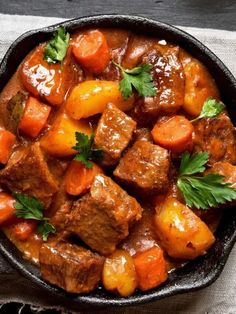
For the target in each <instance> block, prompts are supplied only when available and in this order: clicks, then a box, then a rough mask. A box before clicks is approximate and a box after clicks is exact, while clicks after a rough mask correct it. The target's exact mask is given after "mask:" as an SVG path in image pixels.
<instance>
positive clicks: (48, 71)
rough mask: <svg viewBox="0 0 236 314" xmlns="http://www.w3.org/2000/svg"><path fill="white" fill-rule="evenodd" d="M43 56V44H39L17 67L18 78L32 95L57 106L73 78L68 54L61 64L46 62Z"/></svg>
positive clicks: (62, 99)
mask: <svg viewBox="0 0 236 314" xmlns="http://www.w3.org/2000/svg"><path fill="white" fill-rule="evenodd" d="M43 57H44V45H39V46H38V47H37V48H36V49H35V50H34V51H33V52H32V53H30V54H29V55H28V56H27V57H26V58H25V60H24V63H23V64H22V66H21V67H20V68H19V74H20V78H21V80H22V83H23V85H24V87H25V88H26V90H27V91H29V92H30V93H31V94H32V95H33V96H35V97H39V98H42V99H43V101H47V102H48V103H49V104H50V105H53V106H59V105H61V104H62V103H63V101H64V99H65V96H66V93H67V91H68V88H69V87H70V83H71V82H72V79H73V75H72V74H71V73H72V65H71V62H70V54H68V57H67V56H66V58H65V60H64V61H63V65H61V64H59V63H56V64H53V63H48V62H47V61H45V60H44V59H43Z"/></svg>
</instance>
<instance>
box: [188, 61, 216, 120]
mask: <svg viewBox="0 0 236 314" xmlns="http://www.w3.org/2000/svg"><path fill="white" fill-rule="evenodd" d="M184 74H185V96H184V104H183V109H184V110H185V111H186V112H187V113H188V114H190V115H191V116H192V117H197V116H199V114H200V112H201V110H202V106H203V104H204V102H205V100H206V99H207V98H209V97H212V98H215V99H217V100H219V99H220V95H219V91H218V89H217V86H216V84H215V81H214V79H213V78H212V76H211V75H210V73H209V72H208V70H207V69H206V68H205V66H204V65H203V64H202V63H201V62H199V61H198V60H196V59H192V60H191V61H190V62H187V64H185V65H184Z"/></svg>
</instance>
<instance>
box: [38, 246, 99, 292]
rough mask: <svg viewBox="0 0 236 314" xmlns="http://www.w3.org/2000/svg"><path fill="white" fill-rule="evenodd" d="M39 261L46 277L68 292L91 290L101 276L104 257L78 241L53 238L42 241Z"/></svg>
mask: <svg viewBox="0 0 236 314" xmlns="http://www.w3.org/2000/svg"><path fill="white" fill-rule="evenodd" d="M39 262H40V268H41V274H42V277H43V278H44V279H45V280H46V281H48V282H50V283H51V284H54V285H56V286H59V287H61V288H63V289H65V290H66V291H68V292H73V293H88V292H90V291H92V290H94V289H95V288H96V287H97V285H98V282H99V280H100V279H101V274H102V268H103V262H104V259H103V257H101V256H99V255H98V254H96V253H92V252H91V251H89V250H86V249H84V248H82V247H79V246H77V245H72V244H69V243H63V242H51V243H45V244H43V245H42V247H41V249H40V253H39Z"/></svg>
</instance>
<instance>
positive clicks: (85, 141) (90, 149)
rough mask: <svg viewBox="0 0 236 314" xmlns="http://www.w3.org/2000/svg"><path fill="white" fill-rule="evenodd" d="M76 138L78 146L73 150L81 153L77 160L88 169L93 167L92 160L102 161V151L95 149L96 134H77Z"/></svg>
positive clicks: (76, 157)
mask: <svg viewBox="0 0 236 314" xmlns="http://www.w3.org/2000/svg"><path fill="white" fill-rule="evenodd" d="M75 138H76V145H75V146H74V147H72V148H73V149H75V150H77V151H78V152H79V154H77V155H76V156H75V158H74V159H75V160H78V161H81V162H82V163H83V164H84V165H85V167H86V168H88V169H89V168H92V167H93V164H92V162H91V161H90V160H93V161H100V160H102V158H103V151H102V149H101V148H96V147H94V134H92V135H91V136H88V135H86V134H84V133H80V132H75Z"/></svg>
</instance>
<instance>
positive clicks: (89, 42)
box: [73, 30, 110, 73]
mask: <svg viewBox="0 0 236 314" xmlns="http://www.w3.org/2000/svg"><path fill="white" fill-rule="evenodd" d="M73 54H74V56H75V58H76V59H77V61H78V62H79V63H80V64H81V66H82V67H84V68H85V69H87V70H88V71H90V72H92V73H101V72H102V71H103V70H104V69H105V68H106V66H107V65H108V63H109V60H110V52H109V47H108V45H107V40H106V37H105V36H104V35H103V33H101V32H100V31H99V30H93V31H89V32H87V33H85V34H82V35H79V36H78V37H77V38H76V40H75V44H74V47H73Z"/></svg>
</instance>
